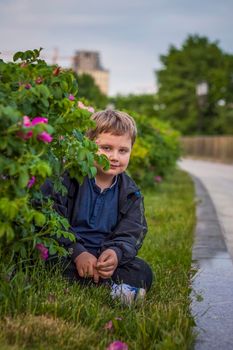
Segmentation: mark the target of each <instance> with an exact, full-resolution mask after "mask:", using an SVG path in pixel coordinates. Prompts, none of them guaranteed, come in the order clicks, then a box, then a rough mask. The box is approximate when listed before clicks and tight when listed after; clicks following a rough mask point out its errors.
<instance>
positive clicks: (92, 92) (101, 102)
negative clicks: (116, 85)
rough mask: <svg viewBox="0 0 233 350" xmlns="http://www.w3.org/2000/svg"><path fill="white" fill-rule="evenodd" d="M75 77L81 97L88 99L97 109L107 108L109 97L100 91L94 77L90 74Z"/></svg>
mask: <svg viewBox="0 0 233 350" xmlns="http://www.w3.org/2000/svg"><path fill="white" fill-rule="evenodd" d="M75 76H76V79H77V82H78V95H79V97H84V98H86V99H87V100H88V101H89V102H90V103H92V104H94V105H95V106H96V107H97V108H100V109H101V108H102V109H103V108H106V105H107V104H108V97H107V96H106V95H104V94H103V93H102V92H101V91H100V89H99V87H98V86H97V85H96V83H95V81H94V79H93V77H92V76H91V75H89V74H82V75H77V74H75Z"/></svg>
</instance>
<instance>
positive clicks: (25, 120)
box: [23, 115, 31, 128]
mask: <svg viewBox="0 0 233 350" xmlns="http://www.w3.org/2000/svg"><path fill="white" fill-rule="evenodd" d="M23 126H25V128H30V126H31V120H30V118H29V117H28V116H27V115H25V116H24V117H23Z"/></svg>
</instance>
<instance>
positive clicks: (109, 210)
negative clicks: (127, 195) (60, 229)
mask: <svg viewBox="0 0 233 350" xmlns="http://www.w3.org/2000/svg"><path fill="white" fill-rule="evenodd" d="M118 196H119V189H118V183H117V178H116V179H115V181H114V183H113V185H112V186H111V187H110V188H107V189H105V190H103V191H102V192H101V190H100V188H99V187H98V186H97V185H96V183H95V179H89V178H88V177H86V178H85V180H84V182H83V184H82V185H81V186H80V188H79V193H78V196H77V199H76V201H77V202H76V208H77V213H78V214H77V215H78V218H77V219H78V220H77V226H76V227H73V230H74V231H75V233H76V236H77V238H78V239H81V240H80V241H81V242H82V244H83V245H84V247H85V248H86V249H87V250H97V249H98V248H99V247H100V246H101V244H102V242H103V241H104V239H105V238H106V236H107V235H109V234H110V233H111V232H112V231H113V229H114V228H115V226H116V223H117V216H118Z"/></svg>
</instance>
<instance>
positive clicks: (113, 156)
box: [110, 151, 118, 161]
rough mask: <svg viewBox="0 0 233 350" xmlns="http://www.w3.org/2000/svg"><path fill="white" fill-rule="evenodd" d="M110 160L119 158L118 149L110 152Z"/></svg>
mask: <svg viewBox="0 0 233 350" xmlns="http://www.w3.org/2000/svg"><path fill="white" fill-rule="evenodd" d="M110 160H116V161H117V160H118V152H117V151H112V152H111V154H110Z"/></svg>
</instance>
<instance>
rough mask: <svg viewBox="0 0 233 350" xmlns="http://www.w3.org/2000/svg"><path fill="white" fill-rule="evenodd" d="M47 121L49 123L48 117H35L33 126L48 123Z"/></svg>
mask: <svg viewBox="0 0 233 350" xmlns="http://www.w3.org/2000/svg"><path fill="white" fill-rule="evenodd" d="M47 123H48V119H47V118H43V117H35V118H34V119H32V126H34V125H36V124H47Z"/></svg>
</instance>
